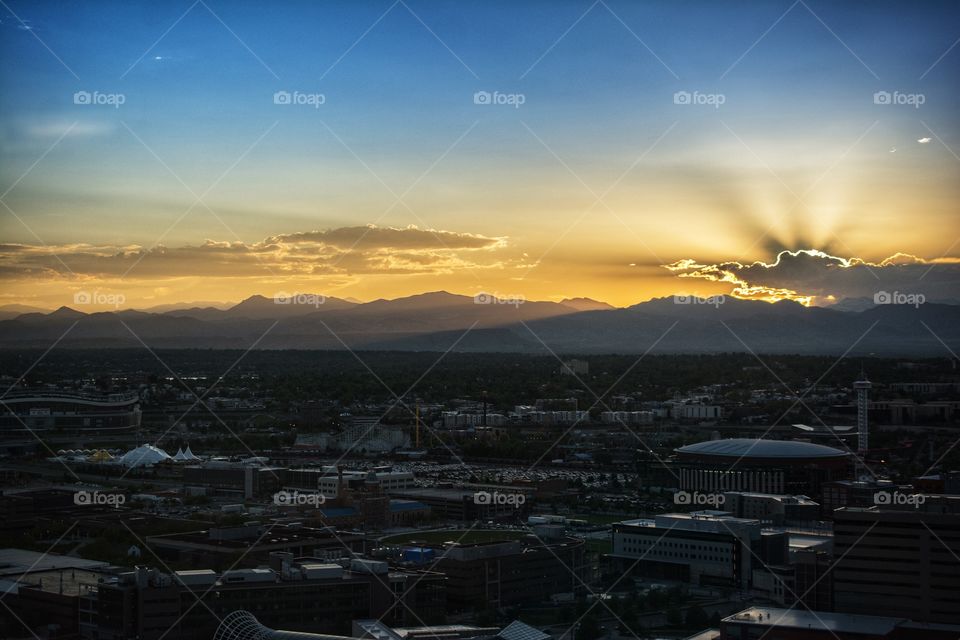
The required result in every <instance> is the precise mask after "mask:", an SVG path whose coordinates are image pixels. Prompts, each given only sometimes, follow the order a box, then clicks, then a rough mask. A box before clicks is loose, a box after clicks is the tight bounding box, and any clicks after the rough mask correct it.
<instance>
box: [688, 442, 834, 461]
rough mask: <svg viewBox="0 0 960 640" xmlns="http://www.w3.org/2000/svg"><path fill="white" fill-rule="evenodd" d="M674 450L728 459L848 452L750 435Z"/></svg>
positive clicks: (796, 456)
mask: <svg viewBox="0 0 960 640" xmlns="http://www.w3.org/2000/svg"><path fill="white" fill-rule="evenodd" d="M676 451H677V453H682V454H690V455H701V456H719V457H729V458H842V457H844V456H846V455H848V454H847V452H845V451H841V450H840V449H834V448H833V447H827V446H824V445H822V444H813V443H811V442H796V441H793V440H760V439H753V438H731V439H729V440H709V441H707V442H698V443H696V444H689V445H687V446H685V447H680V448H679V449H677V450H676Z"/></svg>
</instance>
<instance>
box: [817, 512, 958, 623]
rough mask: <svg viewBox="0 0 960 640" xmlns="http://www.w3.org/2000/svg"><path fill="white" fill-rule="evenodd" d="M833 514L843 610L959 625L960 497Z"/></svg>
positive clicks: (840, 607)
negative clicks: (910, 505) (915, 504)
mask: <svg viewBox="0 0 960 640" xmlns="http://www.w3.org/2000/svg"><path fill="white" fill-rule="evenodd" d="M924 499H925V502H924V504H921V505H919V506H918V507H917V508H910V509H909V510H908V509H907V508H905V507H898V508H884V507H869V508H843V509H837V510H836V511H835V512H834V556H835V558H836V561H835V564H834V567H833V582H834V601H835V607H836V610H837V611H843V612H849V613H862V614H871V613H876V612H878V611H882V612H884V614H886V615H891V616H902V617H905V618H910V619H912V620H917V621H927V622H943V623H951V624H960V497H955V496H951V497H946V496H925V497H924Z"/></svg>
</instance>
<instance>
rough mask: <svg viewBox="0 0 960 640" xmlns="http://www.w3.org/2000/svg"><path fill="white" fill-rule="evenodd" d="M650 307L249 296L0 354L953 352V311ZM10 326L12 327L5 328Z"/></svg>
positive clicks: (654, 303)
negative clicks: (144, 349)
mask: <svg viewBox="0 0 960 640" xmlns="http://www.w3.org/2000/svg"><path fill="white" fill-rule="evenodd" d="M711 301H712V302H714V304H705V303H704V301H703V300H696V299H689V298H676V297H667V298H655V299H653V300H649V301H646V302H642V303H640V304H636V305H633V306H631V307H627V308H614V307H611V306H610V305H607V304H605V303H602V302H597V301H595V300H590V299H589V298H576V299H570V300H564V301H561V302H544V301H540V302H535V301H521V300H499V299H497V298H494V297H491V296H486V297H479V298H477V299H475V298H473V297H470V296H462V295H455V294H451V293H447V292H444V291H437V292H432V293H424V294H420V295H414V296H409V297H405V298H398V299H395V300H374V301H371V302H364V303H360V302H357V301H353V300H345V299H340V298H333V297H324V296H320V295H299V296H296V297H292V298H289V299H277V300H275V299H273V298H267V297H264V296H252V297H250V298H247V299H246V300H243V301H242V302H240V303H238V304H236V305H233V306H230V307H227V308H221V307H218V306H211V305H207V306H185V307H182V308H181V306H180V305H176V306H174V307H169V308H166V309H164V308H160V309H158V308H154V309H152V310H144V311H137V310H119V311H112V312H95V313H83V312H82V311H78V310H76V309H72V308H69V307H61V308H60V309H57V310H56V311H53V312H43V311H37V310H32V309H28V310H27V312H25V313H16V312H17V310H16V309H13V310H4V309H0V312H3V313H4V315H0V348H43V349H46V348H48V347H50V345H52V344H53V343H55V342H57V341H58V340H59V343H58V347H62V348H97V349H100V348H119V347H140V346H142V344H141V341H142V343H143V344H147V345H148V346H150V347H151V348H212V349H228V348H229V349H248V348H251V347H252V346H254V347H255V348H258V349H344V348H347V347H349V348H351V349H357V350H400V351H446V350H447V349H451V348H452V349H453V350H456V351H465V352H529V353H543V352H545V351H547V350H548V349H549V350H551V351H554V352H556V353H584V354H586V353H644V352H646V351H648V350H649V351H651V352H655V353H722V352H745V351H752V352H756V353H797V354H836V355H840V354H844V353H849V354H851V355H866V354H876V355H915V356H920V355H931V356H936V355H941V356H949V355H951V353H956V352H957V351H960V305H953V304H934V303H926V304H921V305H918V306H916V307H914V306H909V305H872V306H869V307H867V308H862V306H861V305H854V306H853V308H850V309H847V308H845V307H843V306H839V307H826V308H824V307H804V306H802V305H800V304H797V303H795V302H789V301H781V302H777V303H774V304H770V303H767V302H758V301H746V300H738V299H735V298H730V297H727V298H711V299H707V300H706V302H711ZM11 315H13V316H14V317H11Z"/></svg>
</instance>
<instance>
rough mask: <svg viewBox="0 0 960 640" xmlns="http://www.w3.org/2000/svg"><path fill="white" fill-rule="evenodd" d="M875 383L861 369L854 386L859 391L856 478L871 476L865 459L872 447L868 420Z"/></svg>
mask: <svg viewBox="0 0 960 640" xmlns="http://www.w3.org/2000/svg"><path fill="white" fill-rule="evenodd" d="M872 386H873V385H872V384H871V383H870V381H869V380H867V375H866V374H865V373H864V372H863V370H862V369H861V370H860V379H859V380H857V381H855V382H854V383H853V388H854V390H855V391H856V392H857V467H856V470H857V471H856V478H855V479H857V480H859V479H861V478H862V477H863V476H869V473H870V472H869V470H868V469H867V466H866V464H864V460H866V458H867V452H868V451H869V449H870V425H869V424H868V420H867V412H868V409H869V403H870V398H869V394H870V388H871V387H872Z"/></svg>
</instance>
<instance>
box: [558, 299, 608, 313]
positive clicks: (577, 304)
mask: <svg viewBox="0 0 960 640" xmlns="http://www.w3.org/2000/svg"><path fill="white" fill-rule="evenodd" d="M560 304H562V305H564V306H565V307H572V308H574V309H576V310H577V311H598V310H601V309H616V307H614V306H613V305H612V304H607V303H606V302H600V301H599V300H594V299H592V298H564V299H563V300H561V301H560Z"/></svg>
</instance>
